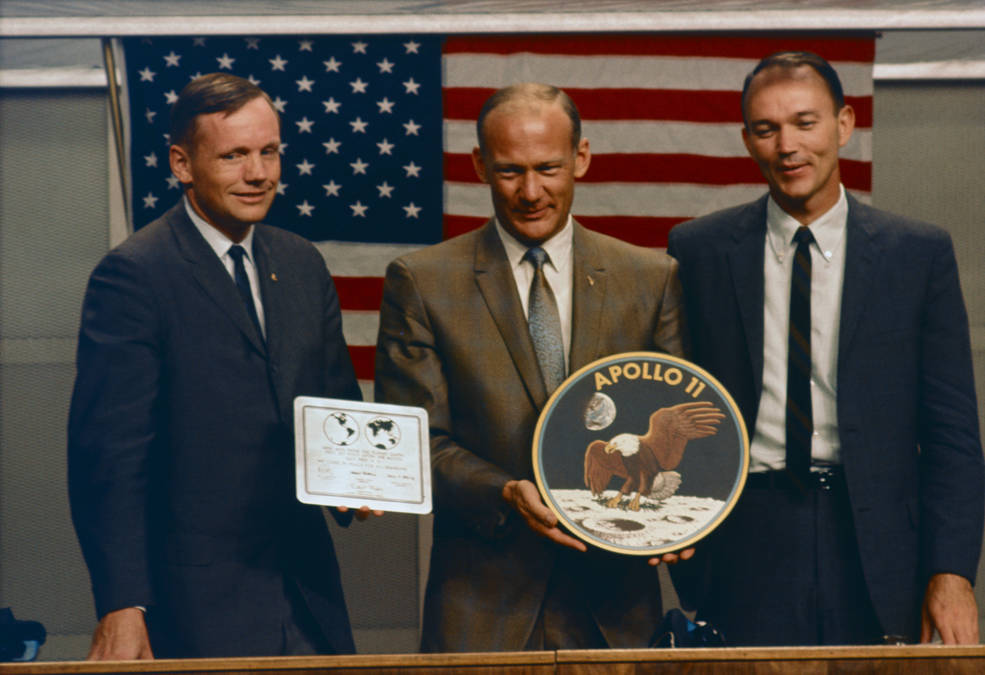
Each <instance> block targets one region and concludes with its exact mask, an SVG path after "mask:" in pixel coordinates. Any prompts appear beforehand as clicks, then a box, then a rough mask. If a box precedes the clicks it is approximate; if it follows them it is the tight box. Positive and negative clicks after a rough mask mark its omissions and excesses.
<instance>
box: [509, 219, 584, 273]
mask: <svg viewBox="0 0 985 675" xmlns="http://www.w3.org/2000/svg"><path fill="white" fill-rule="evenodd" d="M496 231H497V232H498V233H499V238H500V240H502V242H503V248H505V249H506V258H507V259H508V260H509V261H510V268H511V269H516V268H517V267H519V266H520V265H521V263H523V256H524V254H526V252H527V249H528V248H530V247H529V246H527V245H526V244H523V243H521V242H520V241H518V240H517V238H516V237H514V236H513V235H512V234H510V233H509V232H507V230H506V228H505V227H503V226H502V224H500V222H499V218H497V219H496ZM574 232H575V228H574V225H572V218H571V214H570V213H569V214H568V222H567V223H565V224H564V227H562V228H561V231H560V232H558V233H556V234H555V235H554V236H553V237H551V238H550V239H548V240H547V241H545V242H542V243H541V244H540V247H541V248H542V249H544V250H545V251H546V252H547V255H548V257H550V263H549V264H550V265H553V267H554V269H556V270H558V271H561V270H562V269H564V268H565V267H567V261H568V260H570V259H571V247H572V241H573V240H574Z"/></svg>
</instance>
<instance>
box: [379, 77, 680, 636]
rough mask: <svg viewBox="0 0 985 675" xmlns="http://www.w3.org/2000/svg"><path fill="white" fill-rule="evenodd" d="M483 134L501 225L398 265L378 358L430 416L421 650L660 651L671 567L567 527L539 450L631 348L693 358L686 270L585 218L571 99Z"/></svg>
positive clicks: (477, 159) (403, 393)
mask: <svg viewBox="0 0 985 675" xmlns="http://www.w3.org/2000/svg"><path fill="white" fill-rule="evenodd" d="M477 131H478V135H479V147H477V148H475V149H474V150H473V162H474V164H475V169H476V171H477V172H478V174H479V177H480V178H481V179H482V180H483V181H484V182H485V183H488V184H489V186H490V190H491V193H492V200H493V206H494V210H495V214H496V215H495V218H493V219H491V220H490V221H489V222H488V223H487V224H486V225H485V226H483V227H482V228H480V229H478V230H475V231H473V232H470V233H468V234H465V235H462V236H460V237H456V238H454V239H450V240H448V241H445V242H443V243H441V244H438V245H436V246H432V247H429V248H427V249H424V250H421V251H418V252H415V253H412V254H409V255H406V256H404V257H401V258H399V259H397V260H395V261H394V262H393V263H391V264H390V266H389V268H388V269H387V275H386V284H385V287H384V295H383V307H382V312H381V317H380V334H379V341H378V344H377V357H376V399H377V400H378V401H387V402H392V403H401V404H407V405H420V406H423V407H425V408H426V409H427V411H428V414H429V416H430V427H431V429H430V430H431V458H432V469H433V472H434V491H435V520H434V546H433V549H432V554H431V568H430V575H429V579H428V586H427V592H426V598H425V607H424V620H423V624H424V625H423V636H422V650H424V651H489V650H520V649H565V648H605V647H645V646H646V645H647V643H648V640H649V638H650V636H651V635H652V633H653V631H654V629H655V628H656V626H657V625H658V623H659V621H660V619H661V616H662V611H661V606H660V589H659V585H658V582H657V576H656V574H655V571H654V570H653V569H652V568H651V567H649V566H648V565H647V561H645V560H642V559H636V558H632V557H625V556H618V555H615V554H612V553H607V552H602V551H597V550H592V551H586V547H585V545H584V544H582V543H581V542H580V541H579V540H577V539H575V538H573V537H571V536H569V535H567V534H565V533H564V532H562V531H561V530H560V528H559V527H558V523H557V518H556V517H555V516H554V514H553V512H552V511H550V509H548V508H547V507H546V506H545V505H544V503H543V501H542V500H541V498H540V496H539V494H538V492H537V488H536V486H535V485H534V483H533V482H532V478H533V466H532V460H531V447H530V443H531V439H532V436H533V430H534V426H535V424H536V421H537V416H538V415H539V413H540V410H541V408H542V407H543V405H544V404H545V403H546V401H547V399H548V397H549V396H550V394H551V391H552V390H553V388H554V387H556V386H557V384H558V382H559V379H558V378H561V379H563V377H564V374H565V372H573V371H574V370H577V369H578V368H580V367H581V366H583V365H585V364H587V363H589V362H591V361H593V360H595V359H598V358H600V357H603V356H606V355H609V354H613V353H618V352H624V351H630V350H656V351H662V352H668V353H672V354H678V355H679V354H681V352H682V345H681V325H680V315H681V308H680V288H679V284H678V280H677V274H676V263H675V262H674V261H673V260H672V259H671V258H669V257H668V256H666V255H665V254H663V253H660V252H657V251H653V250H649V249H644V248H640V247H636V246H631V245H629V244H626V243H624V242H621V241H618V240H615V239H612V238H610V237H607V236H604V235H601V234H597V233H594V232H591V231H589V230H586V229H585V228H583V227H582V226H580V225H579V224H578V223H576V222H574V221H573V219H572V218H571V217H570V214H569V212H570V208H571V202H572V199H573V196H574V183H575V179H576V178H580V177H582V176H584V175H585V173H586V171H587V170H588V166H589V163H590V160H591V153H590V150H589V144H588V140H587V139H584V138H581V122H580V119H579V116H578V111H577V109H576V108H575V106H574V104H573V103H572V102H571V100H570V99H569V98H568V97H567V95H566V94H564V92H562V91H560V90H558V89H556V88H554V87H550V86H547V85H539V84H521V85H515V86H513V87H508V88H506V89H503V90H500V91H498V92H496V93H495V94H494V95H493V96H492V97H491V98H490V99H489V100H488V101H487V102H486V103H485V105H484V106H483V108H482V112H481V113H480V115H479V119H478V122H477ZM530 249H537V250H538V251H539V253H536V256H539V257H540V259H539V261H536V262H535V260H531V259H530V258H531V256H532V255H533V254H532V253H528V251H529V250H530ZM545 254H546V255H545ZM545 281H546V286H548V287H549V288H548V289H546V291H545ZM545 298H546V302H545ZM535 306H536V307H537V309H535V308H534V307H535ZM544 307H549V310H548V312H547V314H546V315H545V314H543V312H544ZM528 313H529V319H530V323H531V325H534V324H536V325H543V319H542V318H540V317H542V316H551V317H553V319H551V320H549V321H548V322H547V325H549V326H553V327H554V328H555V329H558V330H557V332H556V333H554V334H553V335H554V338H553V339H548V340H546V341H545V340H543V339H542V337H543V332H542V335H541V337H537V336H536V335H534V336H532V333H537V330H532V329H528ZM535 315H536V318H535ZM545 342H546V343H547V344H546V345H545ZM552 345H553V346H554V347H555V350H554V355H556V359H557V362H556V363H555V364H554V365H553V366H551V365H549V364H548V363H545V362H546V361H550V360H551V359H550V357H551V355H550V353H549V352H551V349H550V348H551V346H552ZM558 347H559V348H558ZM545 350H546V351H545ZM545 382H547V384H545ZM675 558H676V556H673V555H668V556H665V560H667V561H668V562H672V561H673V560H674V559H675ZM656 562H658V561H657V560H656V559H654V560H651V561H650V563H651V565H652V564H656Z"/></svg>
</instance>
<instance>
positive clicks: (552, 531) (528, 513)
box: [503, 480, 588, 553]
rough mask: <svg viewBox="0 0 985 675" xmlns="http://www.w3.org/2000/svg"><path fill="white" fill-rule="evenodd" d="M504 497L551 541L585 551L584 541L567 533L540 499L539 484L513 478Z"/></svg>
mask: <svg viewBox="0 0 985 675" xmlns="http://www.w3.org/2000/svg"><path fill="white" fill-rule="evenodd" d="M503 499H504V500H505V501H506V502H507V503H508V504H509V505H510V506H512V507H513V508H514V509H516V510H517V512H518V513H519V514H520V515H521V516H523V519H524V520H525V521H527V526H528V527H530V529H531V530H533V531H534V532H536V533H537V534H539V535H541V536H543V537H547V538H548V539H550V540H551V541H553V542H555V543H557V544H561V545H562V546H567V547H568V548H573V549H575V550H576V551H581V552H583V553H584V552H585V551H586V550H588V547H586V546H585V544H584V543H582V542H581V541H579V540H578V539H575V538H574V537H570V536H568V535H566V534H565V533H564V532H562V531H561V529H560V528H559V527H558V526H557V516H555V515H554V512H553V511H551V510H550V509H549V508H547V506H545V505H544V502H543V501H541V499H540V493H539V492H537V486H536V485H534V484H533V483H531V482H530V481H529V480H511V481H509V482H508V483H507V484H506V485H504V486H503Z"/></svg>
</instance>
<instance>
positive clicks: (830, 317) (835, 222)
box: [750, 187, 848, 471]
mask: <svg viewBox="0 0 985 675" xmlns="http://www.w3.org/2000/svg"><path fill="white" fill-rule="evenodd" d="M847 222H848V201H847V200H846V199H845V188H844V187H842V188H841V196H840V198H839V199H838V202H837V203H836V204H835V205H834V206H833V207H831V209H830V210H828V212H827V213H825V214H824V215H823V216H821V217H820V218H818V219H817V220H815V221H814V222H812V223H811V224H810V230H811V233H812V234H813V235H814V243H813V244H811V248H810V253H811V405H812V406H813V409H814V435H813V437H812V438H811V459H812V462H813V463H814V464H840V463H841V444H840V442H839V440H838V407H837V396H838V382H837V375H838V329H839V327H840V326H841V291H842V282H843V280H844V278H845V228H846V224H847ZM799 227H800V223H799V222H798V221H797V220H796V219H795V218H794V217H793V216H791V215H789V214H787V213H786V212H785V211H783V209H781V208H780V207H779V205H777V203H776V202H774V201H773V198H772V197H770V198H769V200H768V202H767V206H766V243H765V246H766V250H765V255H764V256H763V281H764V298H763V303H764V307H763V392H762V395H761V397H760V399H759V414H758V415H757V416H756V429H755V431H754V433H753V438H752V445H751V448H750V449H751V456H752V462H751V465H750V471H768V470H772V469H783V468H784V467H785V466H786V401H787V341H788V336H789V330H790V280H791V277H792V275H793V258H794V252H795V251H796V249H797V245H796V244H795V243H794V242H793V236H794V233H796V231H797V228H799Z"/></svg>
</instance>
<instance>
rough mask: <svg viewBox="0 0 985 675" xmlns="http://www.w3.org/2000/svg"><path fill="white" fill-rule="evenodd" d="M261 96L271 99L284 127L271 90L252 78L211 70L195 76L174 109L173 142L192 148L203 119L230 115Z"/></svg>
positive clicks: (172, 118) (171, 141) (275, 114)
mask: <svg viewBox="0 0 985 675" xmlns="http://www.w3.org/2000/svg"><path fill="white" fill-rule="evenodd" d="M257 99H263V100H264V101H266V102H267V105H268V106H269V107H270V110H271V111H272V112H273V114H274V117H275V118H276V119H277V128H278V129H280V126H281V120H280V114H279V112H278V111H277V106H275V105H274V102H273V100H272V99H271V98H270V95H269V94H267V92H265V91H264V90H263V89H261V88H260V87H258V86H257V85H255V84H253V82H251V81H250V80H247V79H245V78H242V77H238V76H236V75H232V74H231V73H209V74H207V75H201V76H199V77H197V78H195V79H193V80H192V81H191V82H189V83H188V84H187V85H185V88H184V89H182V91H181V93H180V94H179V95H178V100H177V102H175V104H174V106H172V108H171V125H170V127H171V128H170V129H169V131H170V143H171V144H172V145H181V146H183V147H186V148H188V149H189V150H190V149H192V148H193V147H194V145H195V144H196V139H197V136H198V132H199V118H201V117H203V116H205V115H212V114H221V115H222V116H223V117H228V116H229V115H232V114H233V113H235V112H237V111H239V110H241V109H243V108H244V107H246V106H247V105H249V104H251V103H252V102H253V101H255V100H257Z"/></svg>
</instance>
